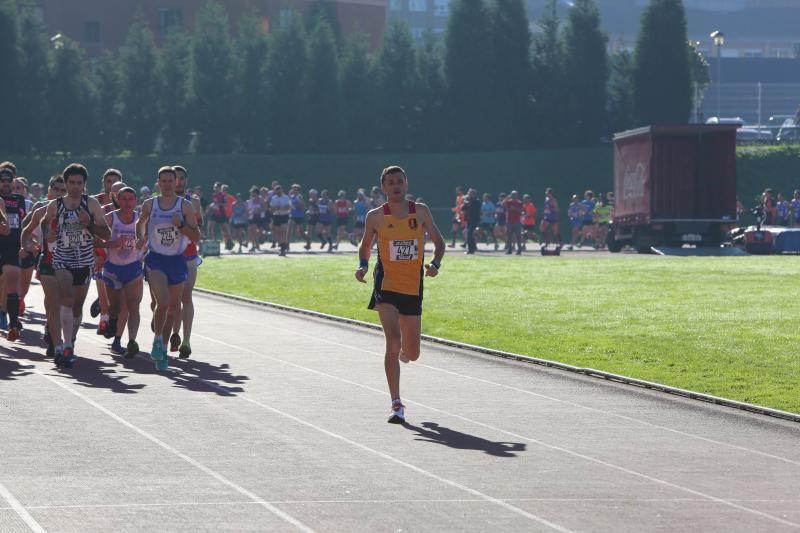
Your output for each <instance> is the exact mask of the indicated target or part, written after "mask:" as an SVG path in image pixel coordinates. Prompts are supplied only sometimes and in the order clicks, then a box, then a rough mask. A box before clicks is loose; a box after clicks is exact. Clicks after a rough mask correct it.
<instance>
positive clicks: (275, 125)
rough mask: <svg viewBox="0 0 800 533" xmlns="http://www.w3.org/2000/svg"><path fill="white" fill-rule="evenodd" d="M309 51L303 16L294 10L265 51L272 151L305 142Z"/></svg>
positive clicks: (301, 146) (300, 146) (289, 149)
mask: <svg viewBox="0 0 800 533" xmlns="http://www.w3.org/2000/svg"><path fill="white" fill-rule="evenodd" d="M307 62H308V52H307V47H306V38H305V32H304V29H303V20H302V19H301V18H300V16H298V15H297V14H296V13H294V14H293V15H292V17H291V18H290V19H289V21H288V23H287V24H286V26H285V27H283V28H280V29H279V30H278V31H276V32H275V33H274V34H273V37H272V40H271V41H270V45H269V52H268V53H267V74H266V78H267V103H268V108H267V109H268V111H267V116H268V117H269V132H270V143H271V149H272V151H275V152H279V153H284V152H299V151H302V150H303V149H304V148H305V146H306V142H305V134H306V132H305V130H304V127H305V124H306V122H305V120H306V119H305V117H306V114H305V105H306V99H305V94H306V91H305V82H306V79H305V76H306V72H307V68H306V65H307Z"/></svg>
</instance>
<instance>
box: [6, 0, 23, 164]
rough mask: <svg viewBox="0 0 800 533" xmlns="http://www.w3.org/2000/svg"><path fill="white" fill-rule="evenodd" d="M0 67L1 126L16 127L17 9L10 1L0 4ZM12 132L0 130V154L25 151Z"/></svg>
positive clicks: (12, 129) (17, 87)
mask: <svg viewBox="0 0 800 533" xmlns="http://www.w3.org/2000/svg"><path fill="white" fill-rule="evenodd" d="M0 35H2V38H0V65H2V69H3V80H2V83H0V117H3V122H4V123H5V124H19V122H20V118H21V117H20V113H19V112H20V101H19V90H20V89H21V87H20V86H19V79H20V78H19V75H20V71H19V63H20V58H19V49H18V35H19V32H18V20H17V6H16V2H14V0H0ZM22 144H23V143H20V137H19V136H18V135H17V133H16V132H15V131H14V128H10V127H4V128H0V151H3V152H6V153H8V152H12V153H18V152H20V151H25V146H23V145H22Z"/></svg>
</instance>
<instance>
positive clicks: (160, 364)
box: [156, 353, 169, 372]
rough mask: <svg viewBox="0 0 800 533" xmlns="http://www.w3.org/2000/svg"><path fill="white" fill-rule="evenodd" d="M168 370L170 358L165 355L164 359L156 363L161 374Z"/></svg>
mask: <svg viewBox="0 0 800 533" xmlns="http://www.w3.org/2000/svg"><path fill="white" fill-rule="evenodd" d="M168 368H169V358H168V357H167V354H166V353H164V358H163V359H159V360H158V361H156V370H158V371H159V372H163V371H164V370H167V369H168Z"/></svg>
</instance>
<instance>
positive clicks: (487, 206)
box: [478, 192, 497, 250]
mask: <svg viewBox="0 0 800 533" xmlns="http://www.w3.org/2000/svg"><path fill="white" fill-rule="evenodd" d="M494 209H495V208H494V202H492V195H491V194H489V193H488V192H487V193H484V194H483V202H482V203H481V224H480V228H479V229H478V236H479V237H480V238H481V239H483V240H484V242H485V243H486V244H487V245H488V244H489V238H491V240H492V243H493V244H494V249H495V250H497V238H496V237H495V235H494Z"/></svg>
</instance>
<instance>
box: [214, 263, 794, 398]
mask: <svg viewBox="0 0 800 533" xmlns="http://www.w3.org/2000/svg"><path fill="white" fill-rule="evenodd" d="M355 263H356V260H355V258H354V256H352V255H350V256H347V257H341V256H338V257H290V258H288V259H285V260H279V259H276V258H248V257H241V258H232V257H224V258H208V259H207V260H206V261H205V263H204V264H203V266H202V267H201V268H200V274H199V279H198V286H200V287H205V288H210V289H214V290H218V291H222V292H228V293H235V294H240V295H243V296H247V297H250V298H256V299H260V300H267V301H271V302H276V303H282V304H287V305H291V306H296V307H302V308H306V309H314V310H318V311H323V312H326V313H331V314H335V315H340V316H345V317H350V318H355V319H359V320H365V321H369V322H377V315H376V313H374V312H372V311H369V310H367V309H366V303H367V301H368V299H369V295H370V291H371V286H370V285H364V284H359V283H357V282H356V281H355V280H354V278H353V272H354V270H355V267H356V264H355ZM795 270H796V259H795V258H792V257H736V258H677V257H673V258H669V257H650V256H645V257H640V256H629V255H621V256H611V257H609V256H607V255H603V256H597V257H587V258H575V257H571V258H568V257H561V258H546V259H544V258H533V259H523V258H516V257H514V258H505V257H469V258H467V257H445V260H444V261H443V268H442V274H441V276H440V277H438V278H436V279H435V280H429V281H428V282H427V283H426V291H425V304H424V309H425V314H424V319H423V331H424V332H425V333H427V334H430V335H435V336H439V337H446V338H448V339H453V340H458V341H462V342H467V343H470V344H478V345H481V346H487V347H490V348H495V349H500V350H505V351H509V352H514V353H519V354H525V355H531V356H536V357H542V358H546V359H552V360H556V361H561V362H564V363H568V364H572V365H577V366H584V367H591V368H596V369H601V370H605V371H609V372H614V373H618V374H624V375H627V376H632V377H636V378H640V379H645V380H650V381H656V382H661V383H666V384H669V385H673V386H677V387H681V388H686V389H691V390H695V391H699V392H704V393H709V394H714V395H717V396H723V397H726V398H731V399H735V400H740V401H745V402H751V403H756V404H759V405H764V406H769V407H774V408H778V409H783V410H787V411H791V412H795V413H800V353H799V352H800V346H799V345H798V334H797V331H798V330H797V321H798V317H800V298H798V297H797V294H798V292H800V280H799V279H798V276H797V274H796V271H795ZM200 312H202V311H200ZM423 357H424V354H423Z"/></svg>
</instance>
